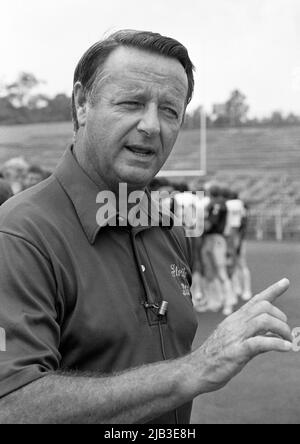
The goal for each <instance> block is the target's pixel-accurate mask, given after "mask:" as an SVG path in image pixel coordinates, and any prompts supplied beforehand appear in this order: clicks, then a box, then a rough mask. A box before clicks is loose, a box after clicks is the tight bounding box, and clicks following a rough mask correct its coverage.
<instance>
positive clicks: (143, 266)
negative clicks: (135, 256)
mask: <svg viewBox="0 0 300 444" xmlns="http://www.w3.org/2000/svg"><path fill="white" fill-rule="evenodd" d="M141 269H142V272H143V273H145V271H146V267H145V265H141Z"/></svg>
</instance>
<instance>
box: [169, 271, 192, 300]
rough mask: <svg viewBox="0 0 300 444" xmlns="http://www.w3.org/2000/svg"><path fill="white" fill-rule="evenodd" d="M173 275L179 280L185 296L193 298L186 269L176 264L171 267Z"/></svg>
mask: <svg viewBox="0 0 300 444" xmlns="http://www.w3.org/2000/svg"><path fill="white" fill-rule="evenodd" d="M171 275H172V277H173V278H175V279H177V280H178V283H179V284H180V287H181V291H182V294H183V296H186V297H191V291H190V285H189V283H188V280H187V271H186V268H185V267H182V268H181V267H178V266H177V265H176V264H172V265H171Z"/></svg>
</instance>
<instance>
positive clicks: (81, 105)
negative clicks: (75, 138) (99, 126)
mask: <svg viewBox="0 0 300 444" xmlns="http://www.w3.org/2000/svg"><path fill="white" fill-rule="evenodd" d="M73 93H74V104H75V108H76V114H77V120H78V125H79V127H81V126H85V123H86V116H87V109H88V102H87V97H86V94H85V92H84V89H83V86H82V84H81V83H80V82H76V83H75V85H74V90H73Z"/></svg>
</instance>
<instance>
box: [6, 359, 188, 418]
mask: <svg viewBox="0 0 300 444" xmlns="http://www.w3.org/2000/svg"><path fill="white" fill-rule="evenodd" d="M184 361H185V359H184V358H182V359H178V360H175V361H169V362H162V363H157V364H152V365H148V366H144V367H141V368H138V369H134V370H130V371H128V372H125V373H122V374H119V375H115V376H109V377H101V376H99V377H97V376H96V375H95V376H91V377H87V376H80V374H78V375H74V374H72V373H70V374H64V375H63V374H59V373H57V374H55V373H53V374H51V375H48V376H45V377H44V378H41V379H39V380H37V381H35V382H33V383H31V384H29V385H28V386H26V387H24V388H22V389H20V390H18V391H17V392H15V393H12V394H11V395H8V396H7V397H6V398H4V399H2V400H1V401H0V423H2V424H4V423H18V424H20V423H56V424H59V423H62V424H63V423H68V424H72V423H87V424H88V423H91V424H95V423H106V424H107V423H143V422H147V421H150V420H151V419H153V418H155V417H158V416H160V415H162V414H164V413H166V412H168V411H170V410H173V409H175V408H176V407H179V406H180V405H182V404H184V403H185V402H187V401H188V400H189V399H187V398H186V397H185V396H184V393H183V390H182V387H183V385H184V384H182V382H183V381H184V380H185V378H186V377H187V375H184V367H185V365H184ZM187 392H188V391H187ZM190 396H191V394H190V393H189V395H188V397H190Z"/></svg>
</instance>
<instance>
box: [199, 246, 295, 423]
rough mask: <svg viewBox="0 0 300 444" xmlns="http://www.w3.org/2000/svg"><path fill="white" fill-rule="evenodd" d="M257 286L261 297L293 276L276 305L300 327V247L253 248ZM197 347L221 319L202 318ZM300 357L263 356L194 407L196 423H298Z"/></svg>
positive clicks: (251, 257)
mask: <svg viewBox="0 0 300 444" xmlns="http://www.w3.org/2000/svg"><path fill="white" fill-rule="evenodd" d="M248 258H249V260H248V262H249V266H250V268H251V271H252V275H253V287H254V291H255V292H259V291H260V290H262V289H264V288H265V287H267V286H268V285H270V284H272V283H273V282H275V281H277V280H279V279H281V278H282V277H288V278H289V279H290V281H291V287H290V290H289V291H288V293H286V295H285V296H283V297H282V298H281V299H280V300H279V301H278V303H277V306H278V307H279V308H280V309H282V310H283V311H285V313H286V314H287V315H288V317H289V322H290V325H291V327H292V328H295V327H300V273H299V269H300V246H299V244H284V243H283V244H282V243H268V242H260V243H257V242H251V243H249V245H248ZM198 318H199V328H198V332H197V337H196V340H195V346H196V345H199V344H201V343H202V342H203V341H204V340H205V339H206V338H207V337H208V336H209V334H210V333H211V332H212V331H213V330H214V328H215V327H216V325H217V324H219V323H220V322H221V321H222V319H223V318H222V317H221V316H220V315H216V314H201V315H200V314H199V315H198ZM299 379H300V353H289V354H287V355H285V354H276V353H271V354H269V355H263V356H260V357H259V358H257V359H255V360H254V361H253V362H252V363H250V364H249V365H248V367H246V368H245V369H244V371H243V372H242V373H241V374H240V375H238V376H237V377H236V378H235V379H234V380H233V381H231V383H230V384H229V385H228V386H227V387H225V388H224V389H222V390H221V391H219V392H215V393H211V394H206V395H202V396H201V397H198V398H197V399H196V400H195V402H194V408H193V414H192V422H193V423H196V424H295V423H296V424H299V423H300V384H299Z"/></svg>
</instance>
